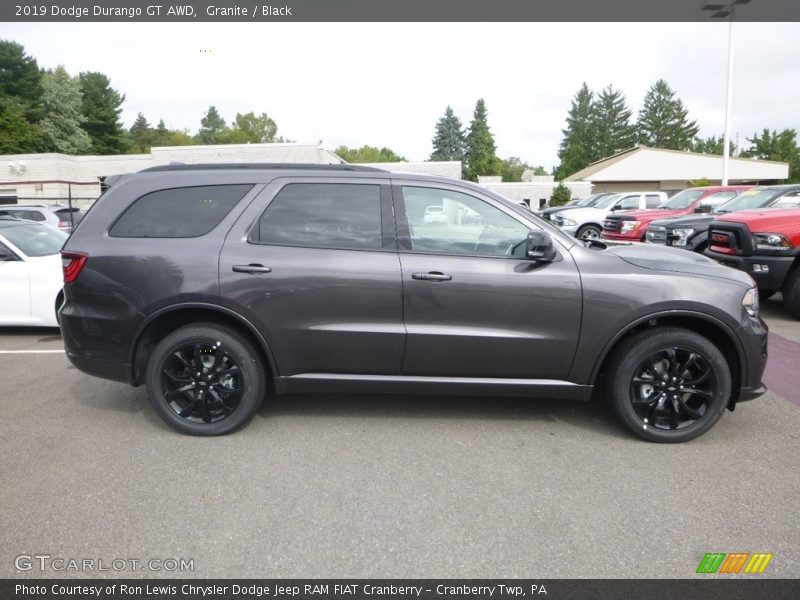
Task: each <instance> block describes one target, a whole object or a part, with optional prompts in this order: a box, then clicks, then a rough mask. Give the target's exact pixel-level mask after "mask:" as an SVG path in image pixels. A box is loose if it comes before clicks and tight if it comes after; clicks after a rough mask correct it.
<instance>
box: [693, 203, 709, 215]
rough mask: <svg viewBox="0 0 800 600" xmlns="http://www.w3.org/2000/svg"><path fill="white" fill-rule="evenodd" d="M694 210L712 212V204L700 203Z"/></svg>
mask: <svg viewBox="0 0 800 600" xmlns="http://www.w3.org/2000/svg"><path fill="white" fill-rule="evenodd" d="M694 212H696V213H710V212H711V205H710V204H698V205H697V206H695V207H694Z"/></svg>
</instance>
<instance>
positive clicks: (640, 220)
mask: <svg viewBox="0 0 800 600" xmlns="http://www.w3.org/2000/svg"><path fill="white" fill-rule="evenodd" d="M751 187H753V186H751V185H726V186H721V185H717V186H708V187H696V188H689V189H686V190H683V191H682V192H678V193H677V194H675V195H674V196H673V197H672V198H670V199H669V200H667V201H666V202H664V203H663V204H662V205H661V206H659V207H658V208H648V209H645V210H633V211H625V212H618V213H611V214H609V215H608V216H607V217H606V220H605V222H604V223H603V234H602V237H603V238H604V239H607V240H616V241H621V242H638V241H642V242H643V241H644V237H645V233H647V225H648V224H649V223H650V222H651V221H655V220H657V219H664V218H666V217H676V216H680V215H688V214H692V213H707V212H711V210H712V209H714V208H716V207H717V206H719V205H720V204H722V203H723V202H727V201H728V200H730V199H731V198H733V197H734V196H736V195H737V194H740V193H741V192H743V191H745V190H749V189H750V188H751Z"/></svg>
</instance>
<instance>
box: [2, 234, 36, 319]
mask: <svg viewBox="0 0 800 600" xmlns="http://www.w3.org/2000/svg"><path fill="white" fill-rule="evenodd" d="M0 248H2V249H3V250H4V251H5V252H4V254H5V255H6V256H7V257H8V260H0V281H2V282H3V288H2V292H0V323H20V322H25V321H29V320H30V318H31V281H30V268H29V267H28V263H26V262H25V261H23V260H21V259H20V258H19V257H18V256H17V254H16V253H15V252H14V251H13V250H11V249H10V248H9V247H8V246H6V245H5V244H3V243H0Z"/></svg>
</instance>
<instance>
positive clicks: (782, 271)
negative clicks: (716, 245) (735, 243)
mask: <svg viewBox="0 0 800 600" xmlns="http://www.w3.org/2000/svg"><path fill="white" fill-rule="evenodd" d="M703 254H705V255H706V256H708V257H709V258H713V259H714V260H716V261H717V262H719V263H721V264H723V265H725V266H727V267H733V268H734V269H739V270H740V271H744V272H745V273H747V274H748V275H750V277H752V278H753V279H754V280H755V282H756V285H757V286H758V287H759V288H761V289H763V290H779V289H781V288H782V287H783V282H784V281H785V280H786V276H787V275H788V274H789V269H791V267H792V263H794V260H795V257H794V256H765V255H756V256H736V255H733V254H722V253H721V252H714V251H712V250H706V251H705V252H704V253H703ZM756 265H758V270H756ZM765 266H766V267H767V269H768V270H767V271H764V267H765Z"/></svg>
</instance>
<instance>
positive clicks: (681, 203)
mask: <svg viewBox="0 0 800 600" xmlns="http://www.w3.org/2000/svg"><path fill="white" fill-rule="evenodd" d="M705 193H706V191H705V190H683V191H682V192H678V193H677V194H675V195H674V196H673V197H672V198H670V199H669V200H667V201H666V202H664V204H662V205H660V206H659V207H658V208H666V209H673V210H681V209H684V208H689V207H690V206H691V205H692V204H693V203H694V202H695V201H696V200H699V199H700V198H702V197H703V194H705Z"/></svg>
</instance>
